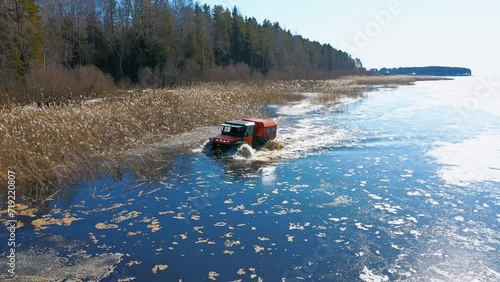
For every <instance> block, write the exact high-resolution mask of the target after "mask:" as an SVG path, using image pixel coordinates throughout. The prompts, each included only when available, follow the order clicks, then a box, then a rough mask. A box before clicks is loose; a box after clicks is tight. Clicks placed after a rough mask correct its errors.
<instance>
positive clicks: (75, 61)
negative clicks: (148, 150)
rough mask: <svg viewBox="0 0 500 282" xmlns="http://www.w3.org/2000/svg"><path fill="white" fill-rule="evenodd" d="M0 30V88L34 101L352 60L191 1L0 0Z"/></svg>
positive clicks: (349, 67) (309, 71) (320, 68)
mask: <svg viewBox="0 0 500 282" xmlns="http://www.w3.org/2000/svg"><path fill="white" fill-rule="evenodd" d="M0 38H2V40H1V41H0V92H2V93H12V92H15V93H17V94H20V93H26V94H27V95H28V96H29V95H31V96H30V97H32V98H33V99H35V100H37V99H38V100H40V99H45V98H47V97H52V99H53V98H54V97H57V95H69V94H67V93H65V94H61V93H62V92H65V90H64V89H68V88H72V87H73V88H75V89H76V88H78V87H80V88H81V89H79V90H78V91H80V92H83V93H84V95H85V93H86V95H87V96H89V95H90V92H92V91H94V92H97V91H104V89H105V88H106V87H105V86H106V85H107V84H108V83H109V82H111V83H116V84H119V85H122V86H124V87H127V86H129V85H131V84H140V85H142V86H144V87H146V86H147V87H164V86H168V85H172V84H179V83H186V82H194V81H208V80H228V79H247V78H250V77H257V78H260V77H268V78H280V79H291V78H293V79H295V78H320V77H321V78H322V77H328V76H329V75H331V74H332V73H334V72H352V71H356V70H358V69H360V68H362V65H361V62H360V61H359V60H358V59H353V58H352V57H351V56H350V55H349V54H347V53H346V52H343V51H341V50H337V49H335V48H333V47H332V46H331V45H329V44H320V43H319V42H316V41H311V40H308V39H306V38H304V37H302V36H300V35H295V34H292V33H291V32H290V31H289V30H285V29H284V28H283V27H281V26H280V24H279V23H277V22H275V23H272V22H270V21H268V20H264V21H263V22H261V23H260V22H258V21H257V19H255V18H254V17H244V16H242V15H241V14H240V13H239V11H238V9H237V8H236V7H235V8H234V9H232V10H229V9H227V8H224V7H223V6H214V7H210V6H208V5H206V4H205V5H200V4H199V3H193V2H192V0H171V1H169V0H121V1H120V0H66V1H61V0H3V1H0ZM66 84H67V85H68V86H67V87H66ZM82 87H83V88H82ZM101 88H102V89H101ZM40 91H41V92H42V93H41V94H40V93H38V92H40ZM75 91H76V90H75ZM75 91H71V92H75ZM78 91H77V92H78ZM55 92H61V93H55ZM66 92H68V91H66Z"/></svg>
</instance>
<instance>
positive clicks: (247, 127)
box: [210, 118, 278, 150]
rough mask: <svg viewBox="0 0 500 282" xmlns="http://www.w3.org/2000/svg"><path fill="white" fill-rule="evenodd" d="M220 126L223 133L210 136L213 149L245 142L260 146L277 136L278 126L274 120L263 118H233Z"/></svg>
mask: <svg viewBox="0 0 500 282" xmlns="http://www.w3.org/2000/svg"><path fill="white" fill-rule="evenodd" d="M220 126H221V128H222V130H221V134H220V135H217V136H215V137H212V138H210V141H212V149H216V150H217V149H218V150H224V149H227V148H230V147H233V146H234V145H239V144H243V143H246V144H248V145H250V146H252V147H254V148H258V147H260V146H262V145H264V144H266V142H267V141H269V140H273V139H274V138H276V133H277V128H278V125H277V124H276V122H274V121H273V120H269V119H261V118H242V119H240V120H231V121H227V122H225V123H223V124H221V125H220Z"/></svg>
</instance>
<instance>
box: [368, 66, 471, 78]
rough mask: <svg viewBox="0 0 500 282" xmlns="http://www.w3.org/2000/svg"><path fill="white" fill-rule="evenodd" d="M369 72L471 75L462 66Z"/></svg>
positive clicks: (382, 73)
mask: <svg viewBox="0 0 500 282" xmlns="http://www.w3.org/2000/svg"><path fill="white" fill-rule="evenodd" d="M370 71H371V72H373V73H375V74H381V75H431V76H471V75H472V71H471V69H469V68H464V67H444V66H429V67H400V68H381V69H371V70H370Z"/></svg>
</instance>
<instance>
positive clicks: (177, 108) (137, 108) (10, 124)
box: [0, 77, 411, 190]
mask: <svg viewBox="0 0 500 282" xmlns="http://www.w3.org/2000/svg"><path fill="white" fill-rule="evenodd" d="M377 79H378V80H377ZM408 81H409V80H408V78H404V79H402V78H398V79H394V78H393V79H392V80H391V79H388V78H380V77H378V78H377V77H347V78H343V79H337V80H328V81H298V80H297V81H251V82H231V83H203V84H198V85H195V86H183V87H178V88H175V89H170V90H165V89H163V90H161V89H159V90H152V91H147V92H145V91H138V92H134V93H128V94H127V95H128V96H127V97H124V98H123V99H116V98H114V99H109V100H103V101H101V102H98V103H94V104H87V105H85V104H73V105H67V106H64V107H59V108H42V109H36V110H26V109H23V108H21V107H9V108H4V109H3V110H1V111H0V121H1V123H0V134H1V136H2V139H0V158H1V163H0V178H1V179H6V173H7V170H12V171H15V172H16V175H17V179H18V181H21V182H22V183H31V184H37V185H35V187H38V188H40V187H42V188H43V189H47V190H52V189H51V187H52V188H55V187H58V186H59V185H60V184H61V183H64V182H66V181H68V180H69V179H73V180H74V179H75V176H76V178H78V177H84V176H85V174H92V173H94V172H95V170H102V169H103V168H104V170H106V168H105V167H106V165H107V162H105V161H106V160H116V159H120V157H121V156H123V153H124V152H126V151H127V150H130V149H133V148H137V147H138V146H141V145H144V144H150V143H152V142H156V141H160V140H164V139H165V138H167V137H169V136H171V135H173V134H178V133H182V132H186V131H189V130H192V129H194V128H196V127H199V126H207V125H215V124H217V123H219V122H222V121H224V120H227V119H233V118H238V117H242V116H258V115H259V113H260V109H261V107H262V106H263V105H267V104H283V103H287V102H290V101H296V100H299V99H302V96H301V95H299V94H298V93H304V92H317V93H325V95H328V99H329V100H330V101H331V100H332V99H333V100H334V99H336V98H339V97H341V96H345V95H361V91H360V90H359V89H360V88H359V87H358V86H357V85H358V84H359V83H360V82H362V84H366V85H377V84H381V85H386V84H408ZM410 81H411V79H410ZM353 89H354V90H353ZM356 89H358V90H356ZM207 137H208V136H207ZM98 163H101V164H105V165H104V166H102V165H101V166H99V165H95V164H98ZM109 170H112V168H111V167H109ZM3 187H5V186H3Z"/></svg>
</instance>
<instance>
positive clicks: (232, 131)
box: [222, 125, 245, 137]
mask: <svg viewBox="0 0 500 282" xmlns="http://www.w3.org/2000/svg"><path fill="white" fill-rule="evenodd" d="M222 135H229V136H236V137H242V136H244V135H245V128H244V127H243V126H227V125H224V126H222Z"/></svg>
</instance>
